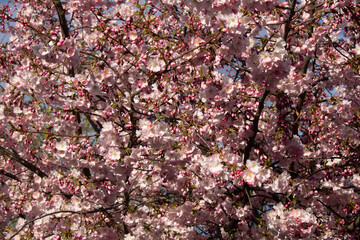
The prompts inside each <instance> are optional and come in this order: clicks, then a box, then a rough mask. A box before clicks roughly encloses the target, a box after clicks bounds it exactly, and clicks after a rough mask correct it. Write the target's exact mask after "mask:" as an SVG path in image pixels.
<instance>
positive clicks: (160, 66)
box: [147, 57, 166, 72]
mask: <svg viewBox="0 0 360 240" xmlns="http://www.w3.org/2000/svg"><path fill="white" fill-rule="evenodd" d="M165 65H166V64H165V62H164V60H161V59H159V58H157V57H152V58H150V60H149V61H148V62H147V69H148V70H150V71H152V72H160V71H162V70H164V67H165Z"/></svg>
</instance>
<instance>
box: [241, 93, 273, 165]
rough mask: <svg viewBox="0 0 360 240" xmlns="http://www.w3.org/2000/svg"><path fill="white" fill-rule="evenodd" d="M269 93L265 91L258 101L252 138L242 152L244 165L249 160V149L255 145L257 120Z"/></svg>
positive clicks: (257, 129) (257, 128)
mask: <svg viewBox="0 0 360 240" xmlns="http://www.w3.org/2000/svg"><path fill="white" fill-rule="evenodd" d="M269 93H270V90H267V89H266V90H265V92H264V94H263V95H262V97H261V99H260V102H259V107H258V109H257V111H256V114H255V118H254V120H253V129H252V130H253V134H252V136H251V137H250V138H249V140H248V142H247V145H246V148H245V152H244V164H246V161H247V160H248V159H249V157H250V152H251V149H252V147H253V145H254V143H255V138H256V135H257V133H258V132H259V120H260V117H261V113H262V110H263V109H264V106H265V99H266V97H267V95H269Z"/></svg>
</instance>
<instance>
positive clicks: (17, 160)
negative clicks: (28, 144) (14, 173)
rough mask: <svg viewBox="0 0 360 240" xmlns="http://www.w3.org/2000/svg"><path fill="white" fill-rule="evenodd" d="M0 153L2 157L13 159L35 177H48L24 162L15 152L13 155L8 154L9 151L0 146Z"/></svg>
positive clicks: (11, 153)
mask: <svg viewBox="0 0 360 240" xmlns="http://www.w3.org/2000/svg"><path fill="white" fill-rule="evenodd" d="M0 153H2V154H3V155H6V156H8V157H9V158H11V159H13V160H14V161H16V162H18V163H20V164H21V165H23V166H24V167H25V168H27V169H29V170H30V171H32V172H33V173H35V174H36V175H38V176H39V177H41V178H43V177H48V175H47V174H46V173H44V172H43V171H41V170H40V169H39V168H38V167H36V166H35V165H33V164H31V163H29V162H28V161H26V160H25V159H23V158H21V157H20V156H19V155H18V154H17V153H16V152H14V153H13V152H10V151H9V150H7V149H5V148H3V147H1V146H0Z"/></svg>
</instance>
